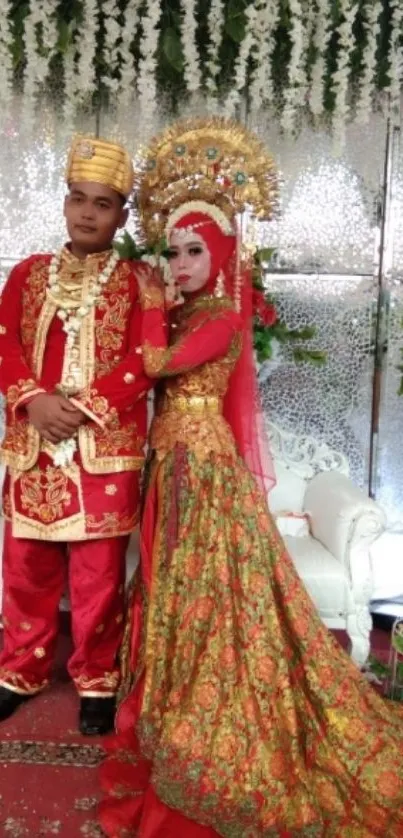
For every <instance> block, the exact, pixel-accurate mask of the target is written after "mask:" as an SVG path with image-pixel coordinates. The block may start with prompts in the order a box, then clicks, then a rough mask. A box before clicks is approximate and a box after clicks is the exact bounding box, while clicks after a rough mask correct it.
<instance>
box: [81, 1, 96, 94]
mask: <svg viewBox="0 0 403 838" xmlns="http://www.w3.org/2000/svg"><path fill="white" fill-rule="evenodd" d="M81 5H82V7H83V9H82V24H81V33H80V36H81V37H80V38H79V39H78V42H77V46H78V47H79V57H78V63H77V75H76V97H77V104H79V103H80V102H82V101H83V100H85V99H87V98H88V99H89V98H90V97H91V96H92V94H93V93H94V91H95V88H96V81H97V80H96V70H95V57H96V51H97V33H98V29H99V7H98V2H97V0H81Z"/></svg>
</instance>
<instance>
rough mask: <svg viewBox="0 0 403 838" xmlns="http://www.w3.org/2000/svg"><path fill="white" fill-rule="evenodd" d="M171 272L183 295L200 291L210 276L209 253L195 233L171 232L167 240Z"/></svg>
mask: <svg viewBox="0 0 403 838" xmlns="http://www.w3.org/2000/svg"><path fill="white" fill-rule="evenodd" d="M169 263H170V266H171V272H172V275H173V277H174V279H175V281H176V282H177V283H178V285H179V287H180V289H181V291H182V293H183V294H192V293H194V292H195V291H200V290H201V289H202V288H203V287H204V285H205V284H206V282H207V280H208V279H209V276H210V268H211V256H210V251H209V250H208V247H207V245H206V243H205V242H204V241H203V239H202V237H201V236H199V235H198V234H197V233H193V232H189V233H188V232H187V233H184V232H183V230H173V231H172V233H171V237H170V240H169Z"/></svg>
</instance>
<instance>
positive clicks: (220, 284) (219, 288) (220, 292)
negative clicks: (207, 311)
mask: <svg viewBox="0 0 403 838" xmlns="http://www.w3.org/2000/svg"><path fill="white" fill-rule="evenodd" d="M224 294H225V277H224V274H223V272H222V271H220V273H219V274H218V277H217V282H216V285H215V288H214V296H215V297H223V296H224Z"/></svg>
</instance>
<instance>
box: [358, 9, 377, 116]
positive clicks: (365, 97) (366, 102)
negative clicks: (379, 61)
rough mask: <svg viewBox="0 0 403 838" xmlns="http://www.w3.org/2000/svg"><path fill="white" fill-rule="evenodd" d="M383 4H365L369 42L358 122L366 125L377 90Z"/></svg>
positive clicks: (364, 62)
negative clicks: (379, 37) (376, 76)
mask: <svg viewBox="0 0 403 838" xmlns="http://www.w3.org/2000/svg"><path fill="white" fill-rule="evenodd" d="M382 8H383V4H382V2H381V0H375V2H374V0H367V3H366V5H365V9H364V11H365V16H366V20H365V21H364V28H365V31H366V35H367V43H366V46H365V49H364V54H363V72H362V77H361V79H360V94H359V97H358V100H357V103H356V109H355V113H356V116H355V118H356V122H358V123H360V124H361V125H365V124H366V123H367V122H368V121H369V116H370V113H371V105H372V98H373V95H374V92H375V75H376V51H377V48H378V35H379V33H380V31H381V23H380V16H381V14H382Z"/></svg>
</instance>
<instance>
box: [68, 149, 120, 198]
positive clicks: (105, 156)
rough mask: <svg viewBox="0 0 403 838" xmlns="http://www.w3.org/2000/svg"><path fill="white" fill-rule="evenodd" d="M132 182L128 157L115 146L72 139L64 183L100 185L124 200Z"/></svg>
mask: <svg viewBox="0 0 403 838" xmlns="http://www.w3.org/2000/svg"><path fill="white" fill-rule="evenodd" d="M133 180H134V172H133V163H132V160H131V157H130V155H129V154H128V152H127V151H126V149H124V148H123V146H121V145H119V143H112V142H109V141H108V140H101V139H100V138H99V137H97V138H94V137H87V136H83V135H77V136H76V137H74V138H73V141H72V144H71V148H70V153H69V156H68V160H67V168H66V181H67V183H79V182H80V181H90V182H91V183H102V184H103V185H104V186H109V187H110V188H111V189H114V190H115V192H119V193H120V194H121V195H123V197H124V198H128V197H129V195H130V194H131V192H132V189H133Z"/></svg>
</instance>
